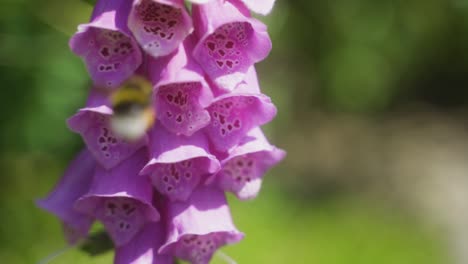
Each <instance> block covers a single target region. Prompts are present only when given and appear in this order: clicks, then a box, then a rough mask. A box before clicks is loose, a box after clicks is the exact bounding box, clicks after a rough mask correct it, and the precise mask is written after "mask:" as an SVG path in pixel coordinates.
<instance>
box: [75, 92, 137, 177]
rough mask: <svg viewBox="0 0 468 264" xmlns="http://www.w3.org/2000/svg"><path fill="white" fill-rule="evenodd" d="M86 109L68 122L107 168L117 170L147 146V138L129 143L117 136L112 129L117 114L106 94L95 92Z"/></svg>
mask: <svg viewBox="0 0 468 264" xmlns="http://www.w3.org/2000/svg"><path fill="white" fill-rule="evenodd" d="M86 105H87V107H85V108H82V109H80V110H79V111H78V113H76V114H75V115H74V116H72V117H71V118H69V119H68V126H69V127H70V129H71V130H72V131H74V132H76V133H78V134H80V135H81V137H82V138H83V140H84V142H85V143H86V146H87V147H88V149H89V151H90V152H91V153H92V154H93V156H94V157H95V158H96V160H97V161H98V162H99V163H100V164H101V165H102V166H103V167H104V168H106V169H110V168H112V167H114V166H116V165H117V164H119V163H120V162H121V161H123V160H125V159H127V158H128V157H129V156H131V155H132V154H133V153H135V151H137V150H138V149H140V148H141V147H142V146H143V145H145V140H146V139H145V138H143V139H141V140H138V141H136V142H128V141H126V140H124V139H122V138H119V137H117V136H116V135H114V133H113V132H112V129H111V126H110V119H111V116H112V114H113V111H112V109H111V108H110V102H109V100H108V97H107V95H106V94H105V93H103V92H101V91H99V90H96V89H95V90H92V91H91V93H90V96H89V99H88V102H87V103H86Z"/></svg>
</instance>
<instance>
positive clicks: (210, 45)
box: [206, 42, 216, 51]
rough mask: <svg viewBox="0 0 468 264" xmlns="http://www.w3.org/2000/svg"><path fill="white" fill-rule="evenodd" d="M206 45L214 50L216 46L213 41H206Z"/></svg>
mask: <svg viewBox="0 0 468 264" xmlns="http://www.w3.org/2000/svg"><path fill="white" fill-rule="evenodd" d="M206 45H207V46H208V48H209V49H210V50H211V51H214V50H215V48H216V44H214V43H213V42H208V43H207V44H206Z"/></svg>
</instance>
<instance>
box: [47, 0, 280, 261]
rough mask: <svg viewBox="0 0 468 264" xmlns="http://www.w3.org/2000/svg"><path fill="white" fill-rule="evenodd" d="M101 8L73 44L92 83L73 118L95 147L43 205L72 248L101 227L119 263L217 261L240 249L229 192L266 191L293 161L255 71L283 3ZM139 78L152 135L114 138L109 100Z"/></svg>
mask: <svg viewBox="0 0 468 264" xmlns="http://www.w3.org/2000/svg"><path fill="white" fill-rule="evenodd" d="M190 2H192V3H191V8H190V11H188V9H189V8H187V7H186V6H185V3H184V1H183V0H99V1H98V2H97V4H96V6H95V8H94V11H93V14H92V17H91V21H90V22H89V23H87V24H83V25H80V26H79V27H78V32H77V33H76V34H75V35H74V36H73V37H72V38H71V40H70V47H71V49H72V51H73V52H74V53H76V54H77V55H78V56H80V57H82V59H83V61H84V62H85V64H86V67H87V69H88V71H89V73H90V75H91V78H92V80H93V87H94V88H93V89H91V92H90V94H89V98H88V101H87V103H86V106H85V107H84V108H82V109H80V110H79V111H78V112H77V113H76V114H75V115H74V116H72V117H71V118H70V119H69V120H68V125H69V127H70V129H71V130H72V131H74V132H76V133H78V134H80V135H81V137H82V138H83V141H84V142H85V144H86V149H84V150H83V151H81V152H80V153H79V154H78V155H77V157H76V158H75V160H74V161H72V163H71V164H70V166H69V168H68V169H67V171H66V172H65V174H64V176H63V178H62V179H61V181H60V182H59V183H58V185H57V186H56V187H55V189H54V190H53V191H52V192H51V193H50V194H49V195H48V197H46V198H45V199H42V200H40V201H39V202H38V204H39V206H40V207H42V208H44V209H46V210H48V211H50V212H52V213H53V214H55V215H57V216H58V217H59V218H60V220H61V221H62V223H63V225H64V230H65V234H66V237H67V239H68V241H69V243H71V244H73V243H76V242H77V241H79V240H80V239H82V238H85V237H86V236H87V235H88V231H89V229H90V226H91V225H92V223H93V221H94V220H98V221H100V222H101V223H102V224H103V226H104V227H105V229H106V231H107V233H108V234H109V236H110V238H111V239H112V241H113V243H114V244H115V248H116V253H115V263H121V264H130V263H133V264H136V263H138V264H146V263H148V264H150V263H153V264H154V263H161V264H164V263H172V261H173V258H174V257H177V258H181V259H184V260H187V261H190V262H192V263H208V262H209V261H210V259H211V258H212V255H213V254H214V252H215V251H216V250H217V249H218V248H219V247H221V246H223V245H226V244H230V243H235V242H238V241H239V240H241V239H242V238H243V234H242V233H241V232H240V231H238V230H237V229H236V227H235V226H234V224H233V222H232V220H231V215H230V211H229V207H228V205H227V201H226V197H225V192H231V193H233V194H234V195H235V196H237V197H238V198H239V199H241V200H246V199H252V198H254V197H256V195H257V194H258V192H259V190H260V187H261V184H262V177H263V175H264V174H265V173H266V171H267V170H268V169H269V168H271V167H272V166H274V165H275V164H277V163H278V162H279V161H281V160H282V159H283V158H284V156H285V152H284V151H283V150H281V149H278V148H276V147H274V146H273V145H271V144H270V143H269V142H268V141H267V139H266V138H265V136H264V134H263V132H262V131H261V129H260V126H261V125H264V124H265V123H267V122H269V121H271V120H272V119H273V117H274V116H275V114H276V108H275V106H274V105H273V103H272V102H271V100H270V99H269V97H267V96H266V95H264V94H262V93H261V91H260V87H259V84H258V80H257V74H256V72H255V68H254V64H255V63H257V62H259V61H261V60H263V59H264V58H265V57H266V56H267V55H268V53H269V52H270V50H271V41H270V38H269V36H268V33H267V30H266V26H265V25H264V24H263V23H262V22H260V21H258V20H256V19H255V18H253V17H252V16H251V13H250V11H254V12H256V13H260V14H263V15H265V14H267V13H268V12H269V11H270V10H271V8H272V6H273V3H274V0H191V1H190ZM135 74H138V75H142V76H144V77H145V78H147V79H148V80H150V81H151V84H152V87H153V88H152V89H153V90H152V95H151V96H152V98H151V104H152V107H153V109H154V111H155V112H156V119H157V120H155V121H154V122H153V123H154V125H152V126H151V128H150V129H149V131H148V132H147V134H146V135H145V136H144V137H141V138H139V139H138V140H133V141H129V140H126V139H125V138H122V137H119V135H117V134H116V133H115V131H113V129H112V126H111V124H110V123H111V118H112V116H113V115H114V111H115V109H113V107H112V104H111V103H110V95H111V94H112V93H113V92H115V91H116V90H117V89H119V86H120V85H121V84H122V83H124V82H125V81H126V80H127V79H129V78H131V77H132V76H134V75H135Z"/></svg>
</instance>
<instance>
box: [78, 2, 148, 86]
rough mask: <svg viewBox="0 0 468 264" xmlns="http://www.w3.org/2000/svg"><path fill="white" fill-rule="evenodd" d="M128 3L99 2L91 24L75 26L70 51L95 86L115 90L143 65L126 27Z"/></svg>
mask: <svg viewBox="0 0 468 264" xmlns="http://www.w3.org/2000/svg"><path fill="white" fill-rule="evenodd" d="M130 8H131V1H128V0H114V1H108V0H99V1H98V3H97V4H96V8H95V10H94V12H93V16H92V18H91V22H90V23H87V24H82V25H80V26H78V32H76V33H75V34H74V35H73V37H72V38H71V39H70V43H69V44H70V48H71V50H72V51H73V52H74V53H75V54H76V55H78V56H80V57H81V58H82V59H83V60H84V62H85V64H86V68H87V69H88V72H89V74H90V75H91V78H92V79H93V81H94V84H95V85H97V86H100V87H107V88H110V89H112V88H115V87H117V86H118V85H119V84H121V83H122V82H123V81H125V80H126V79H127V78H129V77H130V76H131V75H132V74H133V73H134V72H135V70H136V69H137V68H138V67H139V66H140V64H141V62H142V54H141V51H140V48H139V47H138V44H137V42H136V41H135V40H134V39H133V37H132V36H131V34H130V31H129V30H128V27H127V18H128V14H129V11H130Z"/></svg>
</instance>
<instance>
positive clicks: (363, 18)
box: [0, 0, 468, 264]
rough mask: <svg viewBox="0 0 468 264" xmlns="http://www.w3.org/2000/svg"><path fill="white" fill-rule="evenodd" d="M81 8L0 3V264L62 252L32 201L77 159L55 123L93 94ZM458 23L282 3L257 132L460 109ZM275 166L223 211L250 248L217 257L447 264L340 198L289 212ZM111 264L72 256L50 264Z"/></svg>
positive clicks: (447, 12)
mask: <svg viewBox="0 0 468 264" xmlns="http://www.w3.org/2000/svg"><path fill="white" fill-rule="evenodd" d="M90 2H93V1H79V0H73V1H72V0H70V1H59V0H43V1H32V0H3V1H1V3H0V7H1V8H0V81H1V82H0V83H1V86H2V88H1V98H2V99H3V100H2V103H1V104H0V148H1V153H0V169H1V172H2V174H3V175H2V177H1V178H0V179H1V180H0V190H1V191H0V197H1V199H0V212H1V215H2V220H3V223H2V225H0V263H34V262H36V261H37V260H39V259H40V258H42V257H45V256H46V255H48V254H49V253H51V252H52V251H54V250H57V249H59V248H60V247H61V245H63V241H62V238H61V235H60V227H59V224H58V222H57V221H56V220H54V218H53V217H52V216H51V215H48V214H46V213H44V212H42V211H39V209H37V208H36V207H35V206H34V204H33V200H34V199H36V198H38V197H40V196H42V195H44V194H45V193H46V192H47V191H48V190H50V189H51V188H52V186H53V184H54V182H55V181H56V180H57V179H58V178H59V177H60V174H61V172H62V171H63V169H64V167H65V166H66V163H67V162H68V160H69V159H70V158H71V157H72V155H73V154H74V153H76V152H77V150H78V149H79V148H81V147H82V142H81V140H80V138H79V137H78V136H77V135H75V134H72V133H71V132H70V131H69V130H68V129H67V128H66V125H65V120H66V118H67V117H69V116H71V115H72V114H73V113H74V112H75V111H76V110H77V109H78V108H79V107H81V106H82V105H83V103H84V100H85V98H86V94H87V90H88V86H89V84H90V81H89V77H88V75H87V73H86V70H85V68H84V66H83V64H82V62H81V60H80V59H79V58H77V57H76V56H74V55H73V54H72V53H71V52H70V51H69V49H68V44H67V42H68V38H69V36H70V35H71V34H72V33H73V31H74V28H75V27H76V25H77V24H78V23H80V22H86V20H87V19H88V17H89V15H90V10H91V9H90V6H89V4H87V3H90ZM467 18H468V1H466V0H425V1H423V0H382V1H372V0H352V1H349V0H335V1H309V0H289V1H287V0H279V1H278V3H277V6H276V8H275V10H274V11H273V13H272V15H271V16H268V17H265V18H261V19H262V20H264V21H265V22H266V23H267V24H268V25H269V30H270V33H271V36H272V39H273V43H274V49H273V51H272V54H271V56H270V57H269V59H268V60H266V61H265V62H263V63H261V64H260V65H259V66H258V67H259V74H260V81H261V83H262V89H263V90H264V91H265V93H267V94H269V95H271V97H272V99H273V101H275V102H276V103H277V105H278V107H279V114H278V118H277V119H276V121H275V122H273V124H272V125H269V126H267V132H268V133H269V134H272V141H273V142H275V143H276V142H282V140H283V139H284V137H286V135H288V134H289V132H290V131H292V130H293V129H301V126H302V125H303V122H304V120H305V121H307V120H308V118H309V115H310V113H311V112H312V111H315V110H317V109H320V110H322V111H340V112H352V113H359V114H366V115H378V114H382V113H386V112H390V111H393V110H395V109H398V108H400V107H405V105H407V104H410V103H415V102H422V103H427V104H431V105H433V106H435V107H440V108H442V109H445V108H454V107H460V106H465V105H466V104H467V103H468V89H467V87H468V85H467V84H468V83H467V82H468V78H466V76H467V73H468V53H467V52H466V49H467V48H466V47H468V19H467ZM289 159H294V157H289ZM285 163H286V165H283V166H284V167H280V168H278V169H276V170H274V171H275V172H276V174H272V175H269V177H268V180H267V182H268V183H269V184H267V186H265V188H264V194H263V195H261V196H260V198H259V199H258V200H256V201H254V202H250V203H239V202H237V201H233V203H232V204H233V215H234V218H235V221H236V223H237V224H238V226H239V228H240V229H241V230H243V231H244V232H245V233H246V234H247V237H246V239H245V241H244V242H242V243H241V244H239V245H237V246H233V247H230V248H227V249H226V252H227V253H228V254H229V255H231V256H232V257H233V258H235V259H236V260H237V261H238V262H239V263H323V264H328V263H330V264H340V263H346V264H348V263H359V264H366V263H369V264H375V263H380V264H386V263H399V264H401V263H408V264H416V263H421V264H422V263H424V264H430V263H447V259H446V253H445V251H444V249H443V245H442V242H439V241H438V240H437V237H436V236H435V235H434V234H430V233H427V232H426V231H427V230H425V229H424V228H423V227H421V226H419V223H417V222H416V221H413V220H412V219H409V218H407V217H406V216H405V215H404V213H402V212H400V211H399V210H395V209H394V208H390V207H388V205H385V204H377V203H373V202H369V201H368V200H366V199H364V198H362V197H357V198H356V197H354V196H351V197H349V196H347V194H346V195H343V196H338V197H332V198H330V199H328V200H320V201H314V200H306V201H301V202H298V201H296V200H294V201H293V200H291V196H288V194H289V193H291V192H292V193H294V190H288V193H285V189H284V188H282V187H281V185H283V182H285V181H287V180H288V177H290V175H289V173H290V172H289V171H288V170H287V169H286V168H288V165H287V164H288V161H286V162H285ZM275 175H276V176H277V177H276V179H275V180H274V178H275ZM306 177H313V175H306ZM270 182H271V183H270ZM111 258H112V255H111V254H107V255H105V256H101V257H98V258H95V259H89V258H88V257H87V256H86V255H84V254H82V253H79V252H77V251H72V252H69V253H67V254H65V255H64V256H63V257H61V258H60V259H59V260H57V261H56V263H109V259H111ZM215 263H221V262H220V261H219V259H217V260H216V261H215Z"/></svg>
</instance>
